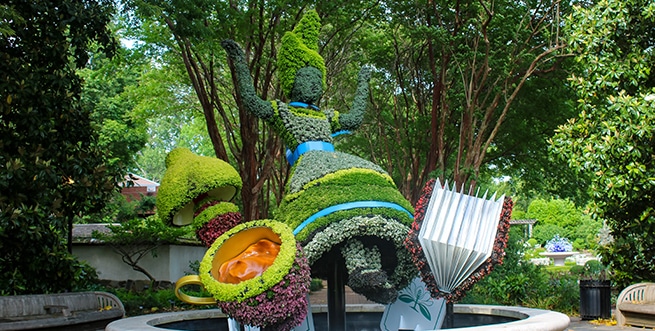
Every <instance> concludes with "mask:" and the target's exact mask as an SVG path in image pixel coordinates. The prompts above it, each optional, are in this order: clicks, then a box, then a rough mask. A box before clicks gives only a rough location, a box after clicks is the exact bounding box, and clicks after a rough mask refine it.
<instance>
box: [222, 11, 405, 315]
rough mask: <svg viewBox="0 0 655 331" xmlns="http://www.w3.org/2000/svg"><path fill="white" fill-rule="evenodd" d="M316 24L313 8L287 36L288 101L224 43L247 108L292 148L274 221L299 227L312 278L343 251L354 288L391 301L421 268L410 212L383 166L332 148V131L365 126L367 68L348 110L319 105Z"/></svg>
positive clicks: (283, 66) (284, 78)
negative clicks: (261, 93)
mask: <svg viewBox="0 0 655 331" xmlns="http://www.w3.org/2000/svg"><path fill="white" fill-rule="evenodd" d="M319 28H320V22H319V18H318V14H317V13H316V12H315V11H308V12H307V13H306V14H305V15H304V16H303V18H302V19H301V21H300V22H299V23H298V25H297V26H296V28H295V29H294V30H293V31H292V32H287V33H286V34H285V35H284V37H283V39H282V46H281V49H280V52H279V56H278V68H279V73H280V74H279V76H280V77H279V79H280V82H281V85H282V89H283V91H284V93H285V94H287V95H288V97H289V98H290V100H291V102H290V103H289V104H286V103H283V102H281V101H266V100H262V99H261V98H259V97H258V96H257V94H256V91H255V89H254V87H253V83H252V78H251V77H250V72H249V69H248V66H247V64H246V62H245V58H244V54H243V51H242V50H241V49H240V48H239V46H238V45H237V44H236V43H235V42H234V41H231V40H225V41H223V42H222V44H221V45H222V46H223V48H225V50H226V51H227V54H228V56H229V58H230V59H231V60H232V62H233V64H234V68H235V75H236V80H237V83H238V91H239V93H240V95H241V98H242V100H243V101H244V104H245V107H246V109H247V110H248V111H250V112H251V113H253V114H254V115H256V116H258V117H259V118H262V119H264V120H266V121H267V122H268V123H270V124H271V125H272V126H273V127H274V128H275V130H276V131H277V133H278V134H279V135H280V136H281V138H282V139H283V140H284V142H285V144H286V146H287V148H288V149H289V151H288V153H287V160H288V161H289V163H290V164H291V165H292V169H291V173H290V178H289V181H288V185H287V187H286V195H285V197H284V198H283V201H282V203H281V204H280V206H279V208H278V209H277V211H276V213H275V219H276V220H279V221H282V222H284V223H285V224H287V225H289V226H290V227H291V228H292V229H294V234H296V238H297V239H298V241H299V242H301V243H302V245H303V247H305V248H306V249H307V250H306V254H307V258H308V260H309V262H310V264H311V265H312V273H313V274H314V275H315V276H317V277H322V278H325V277H326V276H327V274H328V271H329V270H326V266H328V265H331V264H329V263H326V262H327V260H328V259H330V258H333V257H334V256H342V257H343V260H344V261H345V262H344V263H345V266H346V269H347V271H348V284H349V285H350V287H351V288H352V289H353V290H355V291H356V292H358V293H361V294H364V295H365V296H366V297H367V298H368V299H370V300H373V301H377V302H380V303H390V302H392V301H393V300H395V298H396V296H397V291H398V290H399V289H402V288H404V287H406V286H407V285H408V284H409V281H410V280H411V279H412V278H413V277H414V276H415V275H416V273H417V271H416V268H415V267H414V265H413V263H412V261H411V258H410V257H409V254H408V252H407V251H406V250H405V249H404V247H403V241H404V238H405V237H406V235H407V233H408V231H409V225H410V224H411V223H412V213H413V209H412V206H411V204H410V203H409V202H408V201H407V200H406V199H405V198H404V197H403V196H402V195H401V194H400V192H399V191H398V189H397V188H396V186H395V184H394V183H393V180H392V179H391V177H389V175H388V174H387V173H386V172H385V171H384V170H382V169H381V168H380V167H379V166H377V165H375V164H373V163H371V162H369V161H366V160H363V159H361V158H359V157H356V156H353V155H349V154H345V153H340V152H335V151H334V146H333V145H332V134H334V133H337V132H339V131H342V130H354V129H357V128H358V127H359V126H360V125H361V123H362V119H363V114H364V110H365V108H366V104H367V97H368V89H369V87H368V81H369V79H370V70H369V69H368V68H362V70H361V71H360V73H359V77H358V84H357V91H356V93H355V97H354V101H353V105H352V107H351V109H350V111H349V112H348V113H340V112H338V111H322V110H321V109H320V108H319V107H318V105H317V103H318V100H319V99H320V97H321V94H322V93H323V89H324V87H325V64H324V62H323V58H322V57H321V56H320V55H319V54H318V52H317V49H318V46H317V41H318V34H319ZM309 248H311V249H309ZM362 257H372V258H370V259H368V258H362Z"/></svg>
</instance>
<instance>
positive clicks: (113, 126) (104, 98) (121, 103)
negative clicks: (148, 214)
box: [78, 49, 148, 171]
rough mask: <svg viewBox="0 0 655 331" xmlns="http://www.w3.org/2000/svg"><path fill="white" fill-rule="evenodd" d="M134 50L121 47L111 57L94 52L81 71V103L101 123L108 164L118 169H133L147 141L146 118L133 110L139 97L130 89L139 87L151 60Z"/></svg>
mask: <svg viewBox="0 0 655 331" xmlns="http://www.w3.org/2000/svg"><path fill="white" fill-rule="evenodd" d="M131 53H133V52H132V51H131V50H129V49H120V50H119V52H118V54H117V56H114V57H113V58H110V59H109V58H107V57H106V56H104V54H102V53H95V54H93V56H92V58H91V59H90V61H89V65H88V66H87V67H86V68H83V69H81V70H79V72H78V74H79V75H80V76H81V77H82V79H83V80H84V87H83V89H82V95H81V98H82V104H83V106H84V107H85V108H86V109H87V110H88V112H89V113H91V119H92V120H93V121H94V122H95V123H97V124H98V125H99V126H100V130H99V140H98V144H99V146H100V147H101V148H102V149H105V150H107V151H108V152H109V153H108V154H109V164H108V165H109V166H111V167H113V168H115V169H116V171H119V169H129V168H133V165H134V162H135V155H136V153H137V152H138V151H139V150H140V149H141V148H142V147H143V146H144V144H145V143H146V140H147V136H146V118H143V117H141V116H139V114H137V113H135V112H134V111H133V110H134V107H135V103H136V100H133V99H131V98H129V94H128V91H129V89H131V88H134V87H135V86H138V81H137V80H138V79H139V78H140V76H141V71H142V68H144V67H146V65H147V64H148V63H143V62H144V61H143V60H139V59H135V57H134V56H131V55H132V54H131Z"/></svg>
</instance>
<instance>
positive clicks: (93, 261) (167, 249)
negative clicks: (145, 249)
mask: <svg viewBox="0 0 655 331" xmlns="http://www.w3.org/2000/svg"><path fill="white" fill-rule="evenodd" d="M206 250H207V248H205V247H202V246H184V245H165V246H160V247H158V248H157V257H152V255H151V254H150V253H148V254H147V255H146V256H144V257H143V258H142V259H141V261H140V262H139V265H140V266H142V267H143V268H144V269H146V270H147V271H148V272H149V273H150V274H152V275H153V277H155V279H156V280H159V281H169V282H173V283H174V282H176V281H177V280H178V279H179V278H180V277H182V276H184V275H186V274H190V273H191V270H190V269H189V263H191V262H194V261H196V260H197V261H200V260H202V258H203V256H204V255H205V251H206ZM73 255H75V256H77V257H78V258H79V259H80V260H82V261H86V262H87V263H89V264H90V265H91V266H92V267H94V268H96V270H97V271H98V278H100V279H102V280H114V281H125V280H128V279H131V280H147V279H148V277H146V276H145V275H144V274H142V273H140V272H137V271H134V270H132V268H131V267H130V266H128V265H127V264H126V263H124V262H123V261H122V260H121V256H120V254H118V253H116V252H114V250H112V249H111V247H110V246H108V245H102V244H74V245H73Z"/></svg>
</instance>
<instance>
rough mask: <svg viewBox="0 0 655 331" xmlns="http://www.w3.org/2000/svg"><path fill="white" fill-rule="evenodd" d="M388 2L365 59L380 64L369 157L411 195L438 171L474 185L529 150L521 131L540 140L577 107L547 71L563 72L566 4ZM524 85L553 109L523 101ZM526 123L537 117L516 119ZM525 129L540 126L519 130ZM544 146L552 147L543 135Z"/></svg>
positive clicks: (366, 40) (367, 42)
mask: <svg viewBox="0 0 655 331" xmlns="http://www.w3.org/2000/svg"><path fill="white" fill-rule="evenodd" d="M383 6H385V8H386V9H387V14H386V15H385V16H384V17H381V18H380V19H379V22H378V23H377V24H375V25H374V28H373V29H372V30H371V32H370V33H369V35H368V36H367V37H366V38H364V39H363V43H364V49H370V50H371V51H370V52H369V53H367V54H366V60H367V61H370V62H371V63H373V64H374V66H375V67H376V69H378V72H379V75H377V76H376V77H375V78H377V80H378V84H377V86H375V85H376V84H375V79H374V83H373V85H374V86H373V93H372V103H373V109H374V110H373V111H372V112H371V113H370V115H371V118H370V123H371V125H370V130H368V131H366V132H364V133H363V134H364V138H365V140H367V141H369V142H370V143H369V146H368V148H369V149H370V150H371V157H370V158H371V159H373V160H375V162H376V163H379V164H381V165H383V166H385V167H386V169H387V171H389V172H393V173H394V174H395V176H394V178H398V179H399V186H400V188H401V190H402V192H403V193H404V194H405V196H407V197H409V198H410V200H411V201H415V200H416V198H417V197H418V193H419V191H420V188H421V186H422V184H423V183H424V182H425V181H426V180H427V178H428V177H429V176H430V174H431V173H433V174H434V175H436V176H439V177H441V179H444V178H447V179H453V180H455V182H456V183H457V185H464V184H469V183H470V184H473V185H475V183H476V182H478V181H480V179H482V178H481V174H482V173H484V171H485V170H486V168H487V167H489V165H490V164H494V163H497V164H498V166H502V164H503V162H512V161H513V156H514V155H519V154H521V153H523V154H525V153H526V151H525V150H523V149H521V148H518V147H517V146H522V144H523V143H524V141H525V139H523V141H521V140H519V138H518V137H525V136H527V137H528V138H529V139H528V140H527V142H532V141H538V139H539V138H540V136H541V137H542V139H543V136H544V135H545V133H546V132H548V131H549V130H552V129H554V128H555V127H556V124H560V123H562V122H556V121H557V120H560V121H563V118H562V116H561V115H559V114H560V113H561V112H566V111H567V110H569V109H570V107H568V109H567V108H566V107H561V106H562V103H563V100H564V99H563V98H560V97H559V96H558V94H557V93H552V92H553V91H557V90H558V89H561V83H560V84H556V83H549V82H548V80H549V79H554V80H556V79H557V76H552V74H554V73H555V72H556V71H557V70H558V69H559V65H560V62H561V61H562V57H561V56H560V55H561V50H562V49H563V48H564V46H565V44H564V43H563V40H562V39H560V38H559V31H558V26H559V24H561V22H560V12H561V11H563V10H566V7H567V5H565V4H561V3H560V2H559V1H525V2H521V3H516V2H514V1H506V2H502V1H501V2H498V1H437V0H427V1H412V2H385V3H384V4H383ZM560 6H561V8H560ZM560 76H561V75H560ZM558 85H559V86H558ZM524 88H529V89H530V90H531V91H532V92H533V93H531V94H530V95H529V96H530V97H535V96H539V97H540V100H544V99H546V100H548V101H547V102H550V103H551V104H552V109H548V112H549V113H548V115H546V113H539V112H538V111H534V110H533V109H530V108H529V106H530V105H529V103H527V102H523V104H518V103H517V100H518V99H519V97H525V95H521V92H522V90H523V89H524ZM549 96H551V97H552V98H548V97H549ZM540 108H542V107H541V106H540ZM543 117H546V118H547V121H546V122H540V121H539V119H540V118H543ZM526 120H527V121H526ZM522 122H526V123H528V125H529V124H530V123H535V124H536V123H539V125H538V126H534V127H525V128H521V127H520V126H517V125H514V126H508V124H512V123H514V124H518V123H522ZM542 123H543V124H542ZM544 124H545V125H544ZM520 129H524V130H525V131H524V132H532V133H533V135H529V134H522V135H520V136H519V135H517V130H520ZM519 132H521V131H519ZM533 139H534V140H533ZM523 146H528V145H527V144H526V145H523ZM540 146H541V147H542V150H543V151H545V149H546V148H545V144H544V143H543V140H542V142H541V145H540ZM399 147H400V148H399ZM544 154H545V153H544Z"/></svg>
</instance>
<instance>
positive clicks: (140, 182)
mask: <svg viewBox="0 0 655 331" xmlns="http://www.w3.org/2000/svg"><path fill="white" fill-rule="evenodd" d="M128 181H132V182H133V183H134V185H133V186H134V187H149V186H155V187H156V186H159V183H157V182H154V181H152V180H150V179H147V178H144V177H141V176H139V175H135V174H127V175H125V182H123V183H121V186H123V187H125V186H127V182H128Z"/></svg>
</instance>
